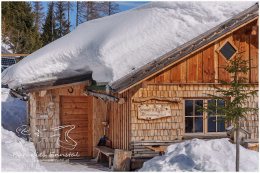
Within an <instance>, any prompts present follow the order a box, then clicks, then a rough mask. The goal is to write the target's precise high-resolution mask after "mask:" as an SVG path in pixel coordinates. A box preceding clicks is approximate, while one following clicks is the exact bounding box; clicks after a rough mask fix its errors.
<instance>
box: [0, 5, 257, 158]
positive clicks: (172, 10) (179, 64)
mask: <svg viewBox="0 0 260 173" xmlns="http://www.w3.org/2000/svg"><path fill="white" fill-rule="evenodd" d="M258 8H259V7H258V3H256V4H255V3H254V2H239V3H237V2H152V3H148V4H145V5H143V6H142V7H139V8H136V9H133V10H129V11H126V12H122V13H118V14H115V15H112V16H109V17H104V18H101V19H97V20H93V21H89V22H86V23H83V24H81V25H79V27H77V28H76V29H75V30H74V31H73V32H71V33H69V34H67V35H66V36H64V37H62V38H60V39H58V40H56V41H54V42H52V43H50V44H48V45H46V46H45V47H43V48H41V49H39V50H38V51H36V52H34V53H32V54H31V55H29V56H27V57H26V58H24V59H23V60H22V61H20V62H19V63H17V64H15V65H13V66H12V67H10V68H8V69H6V70H5V71H4V72H3V74H2V76H3V77H2V82H4V83H7V84H8V85H9V87H10V88H12V90H11V92H12V94H13V95H15V96H16V97H20V98H21V99H24V100H27V103H28V118H29V122H30V123H29V124H28V125H29V129H30V134H31V140H32V141H33V143H34V144H35V146H36V150H37V152H38V154H39V157H42V158H60V157H69V158H71V157H95V156H96V155H97V151H98V150H96V148H97V146H98V144H100V145H106V146H107V148H110V149H112V150H107V152H106V151H103V152H104V153H105V154H107V155H108V156H110V155H109V153H110V152H111V151H113V149H122V150H126V151H131V155H132V160H134V159H136V158H145V157H153V156H155V155H158V154H159V153H160V152H161V150H160V147H161V148H163V146H167V145H169V144H171V143H175V142H180V141H182V140H185V139H191V138H222V137H226V132H225V128H226V127H227V124H226V123H224V122H221V121H218V119H220V118H221V115H219V116H215V117H211V118H209V116H208V115H207V113H206V112H205V113H199V112H198V111H197V107H196V105H201V106H203V105H204V106H205V105H207V102H208V100H209V98H208V94H215V88H214V85H215V86H218V87H222V88H225V87H227V86H225V85H221V84H220V82H219V81H220V80H223V81H227V82H228V81H230V79H231V76H230V75H229V74H228V73H227V72H226V71H225V70H224V67H225V65H227V64H228V63H229V60H230V59H232V58H235V57H237V56H238V55H241V56H242V57H243V58H244V59H247V60H248V61H249V67H250V72H249V73H248V74H247V75H246V76H245V77H246V78H247V83H246V85H247V86H248V90H252V91H253V90H257V91H258ZM216 104H218V105H220V106H221V105H222V104H223V103H222V102H221V101H219V102H218V101H217V102H216ZM247 104H248V105H250V106H252V107H257V104H258V97H252V98H250V99H249V100H248V103H247ZM258 124H259V122H258V115H257V114H250V115H248V117H247V121H243V122H241V126H242V127H243V128H244V129H245V130H246V131H248V132H249V133H250V135H249V137H248V138H250V139H254V140H257V141H258V136H259V131H258ZM155 146H159V148H157V150H156V149H154V148H156V147H155Z"/></svg>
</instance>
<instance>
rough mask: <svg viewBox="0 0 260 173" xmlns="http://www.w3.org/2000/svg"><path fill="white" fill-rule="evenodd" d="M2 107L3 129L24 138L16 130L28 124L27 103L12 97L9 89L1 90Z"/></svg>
mask: <svg viewBox="0 0 260 173" xmlns="http://www.w3.org/2000/svg"><path fill="white" fill-rule="evenodd" d="M1 105H2V107H1V115H2V116H1V118H2V122H1V123H2V127H3V128H5V129H6V130H10V131H12V132H14V133H16V135H18V136H23V135H22V134H21V133H20V132H18V131H17V130H16V129H17V128H19V127H21V126H22V125H26V124H27V118H26V102H25V101H21V100H19V99H17V98H14V97H11V96H10V95H9V89H7V88H1ZM23 137H24V136H23Z"/></svg>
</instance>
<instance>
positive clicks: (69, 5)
mask: <svg viewBox="0 0 260 173" xmlns="http://www.w3.org/2000/svg"><path fill="white" fill-rule="evenodd" d="M77 2H78V1H77ZM66 3H67V4H66V6H67V8H66V9H67V27H66V33H69V32H70V27H71V22H70V11H72V10H73V4H72V3H71V2H70V1H68V2H66Z"/></svg>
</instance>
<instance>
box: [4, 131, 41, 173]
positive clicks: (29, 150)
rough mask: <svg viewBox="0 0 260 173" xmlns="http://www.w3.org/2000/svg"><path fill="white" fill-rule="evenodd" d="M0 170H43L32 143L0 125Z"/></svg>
mask: <svg viewBox="0 0 260 173" xmlns="http://www.w3.org/2000/svg"><path fill="white" fill-rule="evenodd" d="M1 140H2V142H1V143H2V171H45V168H44V167H42V166H40V164H39V161H38V159H37V155H36V151H35V148H34V145H33V143H31V142H27V141H25V140H24V139H22V138H19V137H17V136H16V135H15V134H14V133H13V132H11V131H8V130H5V129H4V128H3V127H2V139H1Z"/></svg>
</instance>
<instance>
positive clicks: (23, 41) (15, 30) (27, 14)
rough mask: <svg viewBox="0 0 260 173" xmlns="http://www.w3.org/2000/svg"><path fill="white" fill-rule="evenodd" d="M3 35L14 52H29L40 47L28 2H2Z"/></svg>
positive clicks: (38, 36)
mask: <svg viewBox="0 0 260 173" xmlns="http://www.w3.org/2000/svg"><path fill="white" fill-rule="evenodd" d="M2 19H3V20H2V22H3V23H2V26H4V29H3V37H5V38H7V40H8V42H9V43H11V44H10V45H9V46H10V47H11V49H12V51H13V52H14V53H31V52H33V51H34V50H36V49H38V48H40V47H41V45H42V43H41V40H40V35H39V33H38V31H37V29H36V27H35V25H34V14H33V12H32V8H31V5H30V3H29V2H12V1H10V2H2Z"/></svg>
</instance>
